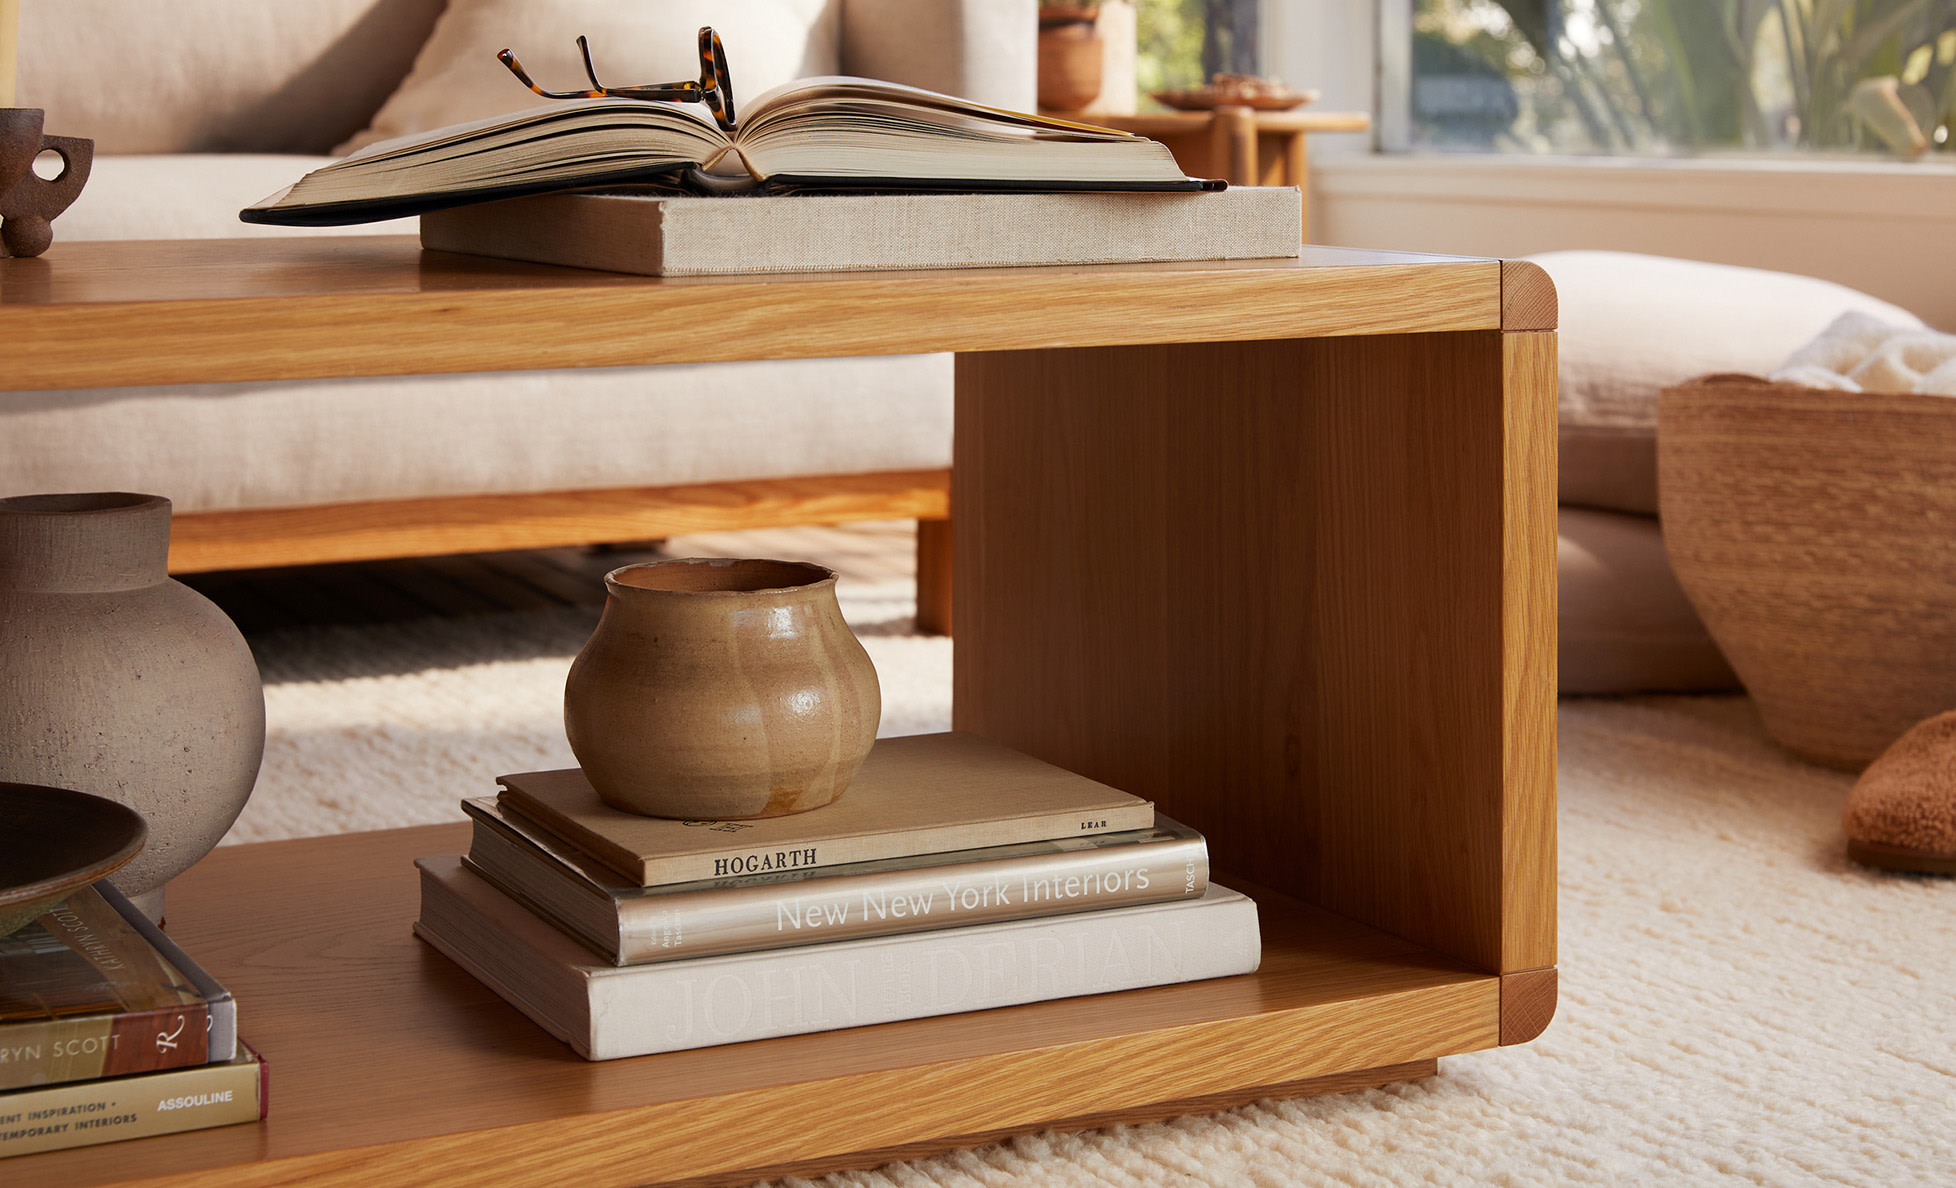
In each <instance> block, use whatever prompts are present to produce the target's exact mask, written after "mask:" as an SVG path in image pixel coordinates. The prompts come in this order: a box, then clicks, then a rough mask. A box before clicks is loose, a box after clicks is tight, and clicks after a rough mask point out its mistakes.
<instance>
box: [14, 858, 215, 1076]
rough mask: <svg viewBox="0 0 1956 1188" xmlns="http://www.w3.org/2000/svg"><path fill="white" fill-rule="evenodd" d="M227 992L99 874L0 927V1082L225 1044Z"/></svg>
mask: <svg viewBox="0 0 1956 1188" xmlns="http://www.w3.org/2000/svg"><path fill="white" fill-rule="evenodd" d="M237 1035H238V1015H237V1004H236V1003H235V1002H234V1001H233V1000H232V998H231V994H230V991H228V990H226V989H225V988H224V987H222V986H220V985H219V984H218V983H217V981H216V979H214V978H212V977H211V976H210V975H209V974H208V973H206V972H204V970H203V969H202V968H200V967H199V966H198V965H197V964H196V962H194V961H192V960H191V959H190V958H189V957H187V956H186V955H185V954H184V952H183V950H181V949H179V948H178V947H177V946H176V945H175V944H174V943H173V942H172V941H171V940H170V938H169V937H167V936H165V935H164V934H163V932H162V931H161V930H160V929H158V928H157V927H156V926H155V925H154V924H152V923H150V921H149V919H148V917H146V916H144V915H143V914H142V912H140V911H138V910H137V909H136V908H135V907H134V906H133V905H131V904H130V902H129V901H128V900H127V899H125V898H124V897H123V896H122V894H121V893H120V892H118V891H117V890H116V889H115V888H114V887H113V886H111V885H110V884H108V883H97V884H95V885H94V886H92V887H84V888H82V889H81V890H79V891H77V892H75V893H74V894H73V895H70V896H69V897H68V898H67V900H66V901H64V902H62V903H60V904H58V905H56V906H55V907H54V908H53V909H51V910H49V911H47V912H45V913H43V914H42V915H41V916H40V918H39V919H37V920H36V921H34V922H33V923H32V924H29V925H27V926H26V927H25V928H22V929H21V930H20V931H18V932H16V933H14V934H13V935H12V936H7V937H0V1089H16V1088H21V1087H24V1086H29V1085H52V1084H59V1083H62V1082H67V1081H85V1080H90V1079H92V1078H95V1077H113V1076H120V1075H122V1074H124V1073H134V1072H147V1071H150V1070H154V1069H162V1068H180V1067H183V1066H186V1065H195V1064H203V1063H205V1062H207V1061H213V1060H229V1059H231V1058H232V1057H233V1056H235V1055H236V1054H237Z"/></svg>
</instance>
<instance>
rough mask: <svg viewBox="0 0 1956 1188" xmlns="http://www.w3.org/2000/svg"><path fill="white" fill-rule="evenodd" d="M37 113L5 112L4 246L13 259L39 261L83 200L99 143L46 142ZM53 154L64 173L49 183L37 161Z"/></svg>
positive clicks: (1, 130)
mask: <svg viewBox="0 0 1956 1188" xmlns="http://www.w3.org/2000/svg"><path fill="white" fill-rule="evenodd" d="M45 119H46V113H45V112H43V111H42V110H41V109H40V108H38V107H0V244H4V245H5V246H6V251H7V254H8V255H10V256H38V255H40V254H41V253H42V252H45V251H47V250H48V245H49V244H51V243H53V242H54V227H53V223H54V220H55V218H56V217H58V216H59V215H60V214H61V212H62V211H64V210H67V209H68V207H69V206H71V205H72V204H73V203H74V201H75V199H76V198H78V197H80V196H81V192H82V187H83V186H84V185H86V184H88V170H89V167H90V166H91V165H92V164H93V163H94V161H95V142H94V141H92V140H88V139H85V138H83V137H79V136H47V135H44V134H43V133H42V131H41V127H42V123H43V121H44V120H45ZM48 151H53V152H55V153H58V154H59V155H60V157H61V172H60V173H58V174H56V175H55V176H53V177H51V178H44V177H42V176H41V175H39V174H37V173H35V172H34V158H36V157H38V156H40V155H41V154H42V153H44V152H48Z"/></svg>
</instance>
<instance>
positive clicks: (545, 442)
mask: <svg viewBox="0 0 1956 1188" xmlns="http://www.w3.org/2000/svg"><path fill="white" fill-rule="evenodd" d="M702 395H704V397H705V398H704V399H703V398H702ZM950 464H951V356H949V355H898V356H879V357H875V358H846V359H798V360H768V361H762V362H750V363H741V364H738V365H728V364H723V363H709V364H697V365H667V366H661V367H595V368H587V369H581V370H574V371H517V372H507V373H501V374H496V375H430V376H395V377H382V378H363V379H336V380H334V379H328V380H307V381H298V382H289V383H255V384H254V383H241V384H186V385H180V386H171V387H159V388H107V389H93V390H82V391H68V392H12V393H9V394H8V396H7V409H6V420H5V429H4V431H0V496H8V495H20V494H26V493H30V492H40V491H47V492H56V491H149V492H154V493H156V494H159V495H167V496H169V497H170V499H171V500H172V501H173V502H174V503H175V504H176V507H177V510H178V511H181V512H197V511H211V510H232V509H239V508H253V507H296V506H312V505H317V504H328V503H345V502H352V501H360V500H370V499H408V498H415V497H421V496H439V495H473V494H486V493H496V492H531V491H568V490H592V489H601V488H610V487H636V486H667V485H672V484H679V483H709V482H719V481H731V480H735V479H757V478H794V477H800V476H804V475H815V474H858V473H866V472H871V471H879V470H923V469H936V468H939V467H945V466H949V465H950Z"/></svg>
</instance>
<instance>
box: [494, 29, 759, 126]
mask: <svg viewBox="0 0 1956 1188" xmlns="http://www.w3.org/2000/svg"><path fill="white" fill-rule="evenodd" d="M577 52H578V53H579V54H582V55H583V57H584V77H586V78H588V79H590V80H591V89H590V90H588V91H546V90H544V89H543V88H542V87H540V86H538V85H536V84H535V83H533V82H531V81H530V76H529V75H527V74H525V73H523V66H522V64H521V63H519V62H518V61H517V60H516V55H515V54H512V53H510V52H509V51H508V50H503V51H502V52H501V53H499V54H497V55H496V60H497V61H499V62H501V63H502V64H503V65H505V66H507V67H509V72H510V73H511V74H514V75H515V76H516V77H517V78H518V79H519V80H520V81H521V82H522V83H523V85H524V86H526V87H528V88H530V89H531V90H532V91H535V92H536V93H537V94H539V95H542V96H543V97H544V98H545V99H604V98H616V99H648V100H649V99H670V100H673V101H675V102H678V103H704V104H706V105H707V106H708V107H709V108H711V109H713V119H714V121H715V122H717V123H718V124H719V125H720V127H721V128H723V129H725V130H726V131H728V132H732V131H733V130H734V101H733V80H732V79H731V78H730V77H729V76H728V74H727V51H726V49H725V48H724V47H722V46H721V44H720V35H719V34H718V33H715V32H714V31H713V30H712V29H711V28H705V29H701V30H700V80H699V81H698V82H673V83H646V84H644V85H641V86H636V87H607V86H605V85H604V84H603V83H601V82H599V81H598V72H597V71H596V70H595V69H593V68H592V66H591V44H590V42H588V41H586V40H585V39H584V38H583V36H581V35H580V36H579V37H578V39H577Z"/></svg>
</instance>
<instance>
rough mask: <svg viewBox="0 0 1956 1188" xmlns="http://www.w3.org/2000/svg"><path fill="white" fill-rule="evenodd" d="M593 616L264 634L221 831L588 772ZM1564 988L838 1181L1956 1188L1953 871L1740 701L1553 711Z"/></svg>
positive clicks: (925, 660)
mask: <svg viewBox="0 0 1956 1188" xmlns="http://www.w3.org/2000/svg"><path fill="white" fill-rule="evenodd" d="M908 593H909V592H908V589H907V588H905V587H903V586H901V585H891V586H874V587H867V588H857V589H855V590H853V591H851V590H848V589H847V588H846V586H845V602H846V608H847V612H848V613H849V615H850V617H851V619H852V621H854V622H855V623H856V624H857V625H858V630H859V631H860V632H861V633H862V634H863V635H864V636H865V642H866V643H867V645H868V646H869V648H870V651H871V654H872V656H873V657H874V659H875V661H876V665H877V668H878V671H879V673H880V674H881V676H882V680H883V687H884V703H885V707H886V709H885V713H886V718H885V726H886V732H892V733H902V732H914V731H920V730H930V729H942V728H944V727H945V726H946V725H947V724H948V719H949V710H950V681H949V670H950V645H949V643H948V642H947V641H943V640H932V639H921V638H916V637H911V636H908V635H907V634H906V632H907V630H908V615H909V614H910V606H909V603H908ZM591 622H592V616H591V615H589V614H587V613H584V612H577V611H564V612H560V613H546V614H532V615H510V616H502V617H494V618H484V619H477V620H457V621H448V622H440V623H435V624H432V625H405V626H399V627H389V628H372V629H359V630H353V629H338V630H335V629H325V630H313V631H307V632H293V633H288V634H285V635H277V636H270V637H266V638H265V639H263V640H261V641H259V650H260V659H261V664H262V665H263V668H264V671H265V676H266V678H267V682H268V687H267V690H266V700H267V706H268V711H269V714H270V720H271V737H270V740H269V742H268V744H267V751H266V760H265V769H264V774H263V776H262V777H261V779H260V782H259V788H258V791H257V793H256V794H255V795H254V796H253V798H252V801H251V803H250V805H249V806H248V807H247V808H246V810H245V813H244V816H243V817H242V818H241V819H240V821H239V823H238V825H237V827H236V828H235V829H234V830H233V833H232V838H231V840H255V839H264V838H273V837H287V836H297V835H301V834H311V833H325V832H332V831H336V830H350V829H368V828H377V827H381V826H392V825H405V824H411V823H419V822H427V821H437V820H447V819H451V818H454V817H456V816H457V812H456V810H455V808H454V803H455V801H456V800H457V799H458V798H460V797H462V796H465V795H480V794H485V793H487V792H489V791H490V790H491V789H492V787H493V784H492V782H491V777H492V776H493V775H494V774H496V773H497V772H500V771H506V770H516V769H522V768H533V767H543V766H555V765H562V764H567V763H569V762H570V756H569V753H568V750H567V749H566V747H565V745H564V742H563V735H562V729H561V726H560V720H559V713H560V700H559V699H560V697H561V692H562V682H563V675H564V671H565V669H566V667H567V666H568V663H569V658H570V656H571V655H572V654H574V653H575V651H576V649H577V647H578V645H579V644H581V643H582V641H583V639H584V636H585V634H586V633H588V631H589V629H590V626H591ZM1560 740H1561V764H1560V790H1561V792H1560V794H1561V842H1562V853H1561V864H1562V865H1561V871H1562V877H1561V883H1562V900H1561V923H1562V939H1561V978H1562V982H1561V985H1562V998H1561V1006H1560V1010H1559V1012H1558V1014H1557V1017H1556V1020H1555V1022H1554V1023H1553V1024H1552V1025H1551V1026H1550V1028H1549V1029H1548V1031H1547V1032H1546V1033H1545V1034H1544V1035H1543V1036H1542V1037H1541V1038H1540V1039H1538V1040H1536V1041H1535V1042H1533V1043H1531V1044H1528V1045H1525V1046H1522V1047H1517V1048H1510V1049H1501V1050H1496V1051H1491V1052H1482V1053H1478V1054H1474V1055H1470V1056H1463V1057H1458V1058H1454V1059H1449V1060H1444V1061H1442V1062H1441V1071H1440V1075H1439V1076H1437V1077H1434V1078H1431V1079H1428V1080H1425V1081H1420V1082H1416V1083H1412V1084H1407V1085H1401V1086H1397V1087H1393V1088H1390V1089H1384V1090H1377V1091H1370V1092H1363V1093H1354V1094H1347V1095H1344V1096H1339V1097H1328V1098H1316V1099H1310V1100H1304V1101H1296V1102H1274V1103H1262V1104H1259V1105H1255V1106H1248V1107H1245V1108H1242V1109H1238V1110H1232V1111H1228V1112H1226V1113H1221V1114H1214V1115H1208V1116H1202V1117H1190V1118H1183V1119H1180V1120H1177V1121H1175V1122H1172V1123H1168V1124H1164V1125H1157V1126H1143V1127H1134V1128H1119V1129H1115V1130H1110V1131H1100V1132H1095V1133H1090V1134H1084V1135H1051V1134H1048V1135H1038V1136H1033V1137H1027V1138H1022V1139H1018V1140H1015V1141H1012V1142H1010V1143H1006V1144H1003V1145H1000V1146H994V1147H988V1148H983V1149H981V1150H977V1151H969V1152H962V1153H958V1154H955V1155H950V1156H945V1157H942V1158H938V1159H932V1160H925V1161H921V1162H917V1163H910V1164H898V1165H892V1166H890V1167H886V1168H882V1169H880V1170H878V1171H874V1172H868V1173H859V1174H852V1175H841V1176H835V1177H831V1180H830V1182H832V1183H834V1184H836V1185H842V1184H857V1185H875V1186H882V1185H892V1186H899V1185H900V1186H903V1188H911V1186H922V1185H939V1184H942V1185H961V1186H962V1185H969V1186H973V1188H976V1186H980V1185H983V1186H987V1188H993V1186H998V1185H1004V1184H1008V1183H1009V1184H1015V1185H1016V1184H1026V1185H1081V1186H1086V1185H1096V1186H1107V1185H1258V1186H1263V1188H1275V1186H1278V1185H1293V1184H1296V1185H1316V1184H1418V1185H1428V1184H1432V1185H1454V1184H1461V1185H1467V1184H1496V1185H1536V1184H1540V1185H1558V1184H1612V1185H1615V1184H1626V1185H1627V1184H1637V1185H1645V1184H1692V1185H1699V1184H1768V1185H1781V1184H1789V1185H1790V1184H1830V1183H1839V1184H1856V1185H1868V1186H1870V1188H1874V1186H1881V1188H1889V1186H1893V1185H1904V1184H1922V1185H1948V1184H1956V880H1949V879H1941V880H1938V879H1929V878H1918V877H1908V876H1900V877H1898V876H1892V875H1883V874H1875V873H1872V872H1869V871H1866V870H1862V869H1859V868H1855V867H1851V866H1849V865H1848V864H1847V862H1846V861H1845V859H1844V858H1843V857H1842V853H1841V847H1842V843H1841V838H1840V835H1839V823H1838V822H1839V813H1840V806H1841V801H1842V798H1843V797H1844V796H1845V795H1846V793H1847V789H1848V787H1849V785H1850V784H1851V782H1852V781H1851V779H1850V778H1849V777H1847V776H1844V775H1841V774H1839V773H1837V772H1831V771H1825V770H1822V769H1819V768H1815V767H1811V766H1808V765H1806V764H1803V763H1801V762H1799V761H1797V760H1794V759H1792V758H1790V757H1788V756H1786V755H1785V754H1784V753H1782V752H1780V751H1779V750H1777V749H1776V748H1775V747H1774V746H1773V745H1772V744H1771V743H1770V742H1769V741H1768V740H1767V739H1766V738H1765V736H1764V734H1763V733H1762V731H1761V729H1760V727H1759V723H1758V719H1757V717H1756V715H1755V714H1754V712H1753V710H1752V707H1751V705H1750V703H1749V702H1747V701H1746V700H1744V699H1743V698H1737V697H1721V698H1685V697H1676V698H1643V699H1634V700H1627V701H1613V700H1611V701H1605V700H1571V701H1565V702H1564V703H1563V705H1562V710H1561V727H1560Z"/></svg>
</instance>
